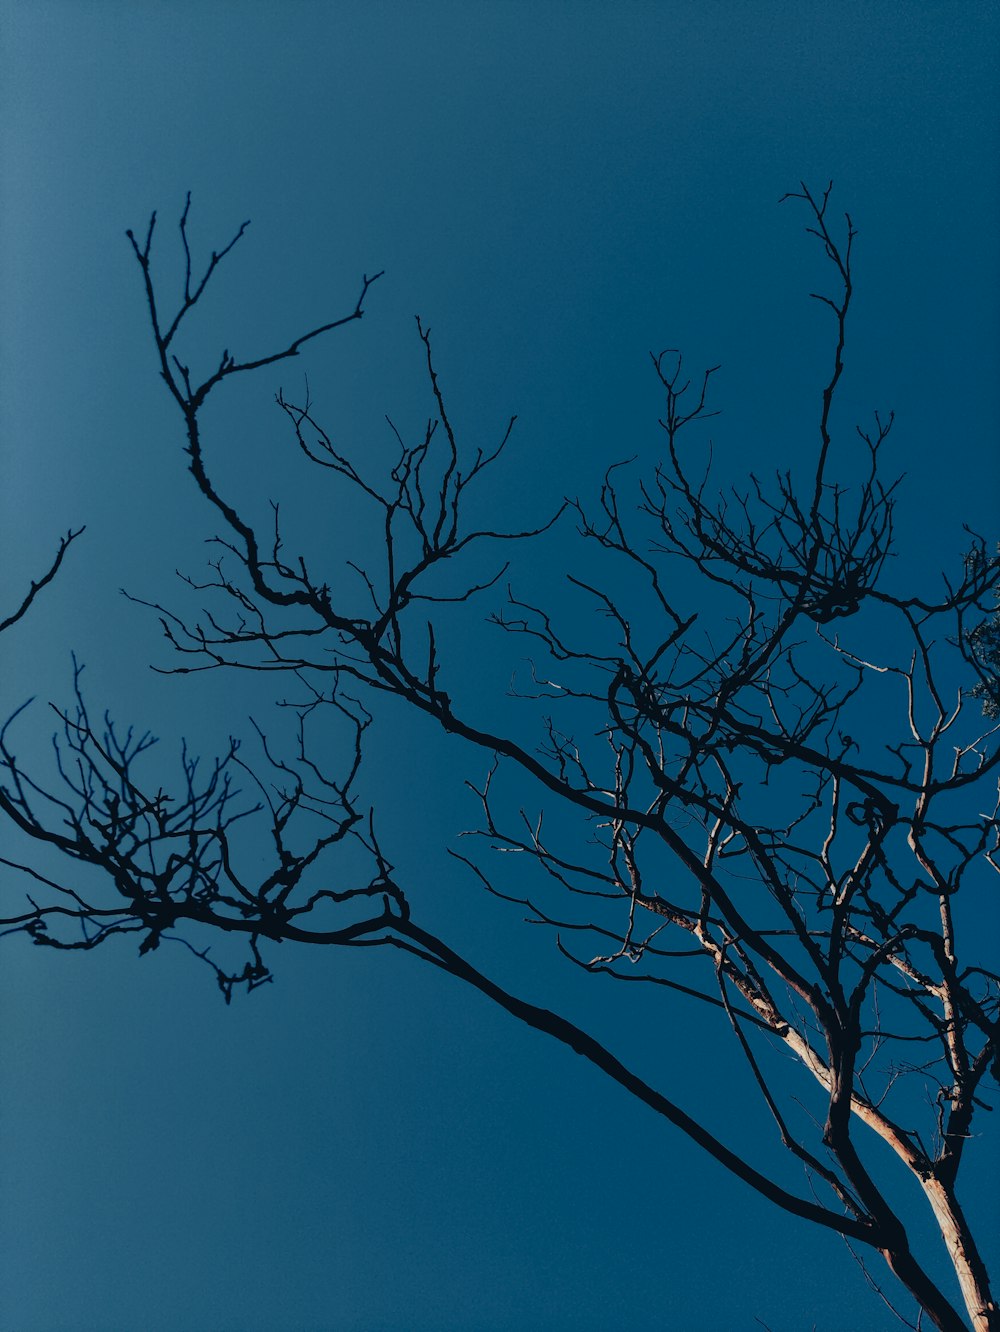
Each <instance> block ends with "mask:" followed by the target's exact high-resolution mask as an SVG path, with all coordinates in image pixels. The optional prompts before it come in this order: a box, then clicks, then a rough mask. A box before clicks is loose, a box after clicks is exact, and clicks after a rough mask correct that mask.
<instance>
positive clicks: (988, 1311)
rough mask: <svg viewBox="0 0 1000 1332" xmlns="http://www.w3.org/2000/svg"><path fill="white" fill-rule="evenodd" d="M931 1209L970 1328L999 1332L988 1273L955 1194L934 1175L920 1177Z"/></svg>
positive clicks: (976, 1331)
mask: <svg viewBox="0 0 1000 1332" xmlns="http://www.w3.org/2000/svg"><path fill="white" fill-rule="evenodd" d="M920 1183H921V1186H922V1188H923V1190H924V1192H925V1193H926V1195H927V1198H928V1200H929V1202H930V1205H931V1207H932V1209H933V1211H934V1216H935V1218H936V1220H937V1223H938V1226H939V1227H940V1230H941V1237H942V1239H943V1240H944V1242H945V1247H946V1248H947V1250H948V1257H949V1258H950V1259H951V1261H952V1266H953V1267H954V1268H955V1275H956V1276H957V1277H958V1284H959V1286H960V1287H961V1290H962V1298H963V1299H964V1301H965V1307H966V1308H967V1309H968V1311H969V1319H970V1322H971V1325H972V1328H973V1332H1000V1310H998V1309H997V1306H996V1304H995V1302H994V1300H993V1297H992V1295H991V1294H990V1283H989V1276H988V1274H987V1271H986V1267H985V1264H984V1263H983V1260H982V1258H981V1257H980V1256H979V1250H978V1249H977V1248H976V1245H975V1241H974V1240H973V1238H972V1233H971V1231H970V1230H969V1227H968V1224H967V1223H966V1220H965V1216H964V1215H963V1213H962V1209H961V1207H960V1206H959V1204H958V1200H957V1199H956V1198H955V1196H954V1194H953V1193H952V1192H951V1191H950V1190H949V1189H948V1188H946V1187H945V1185H944V1184H942V1183H941V1181H940V1180H939V1179H938V1178H936V1176H934V1175H931V1176H930V1177H929V1178H927V1179H922V1180H921V1181H920Z"/></svg>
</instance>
